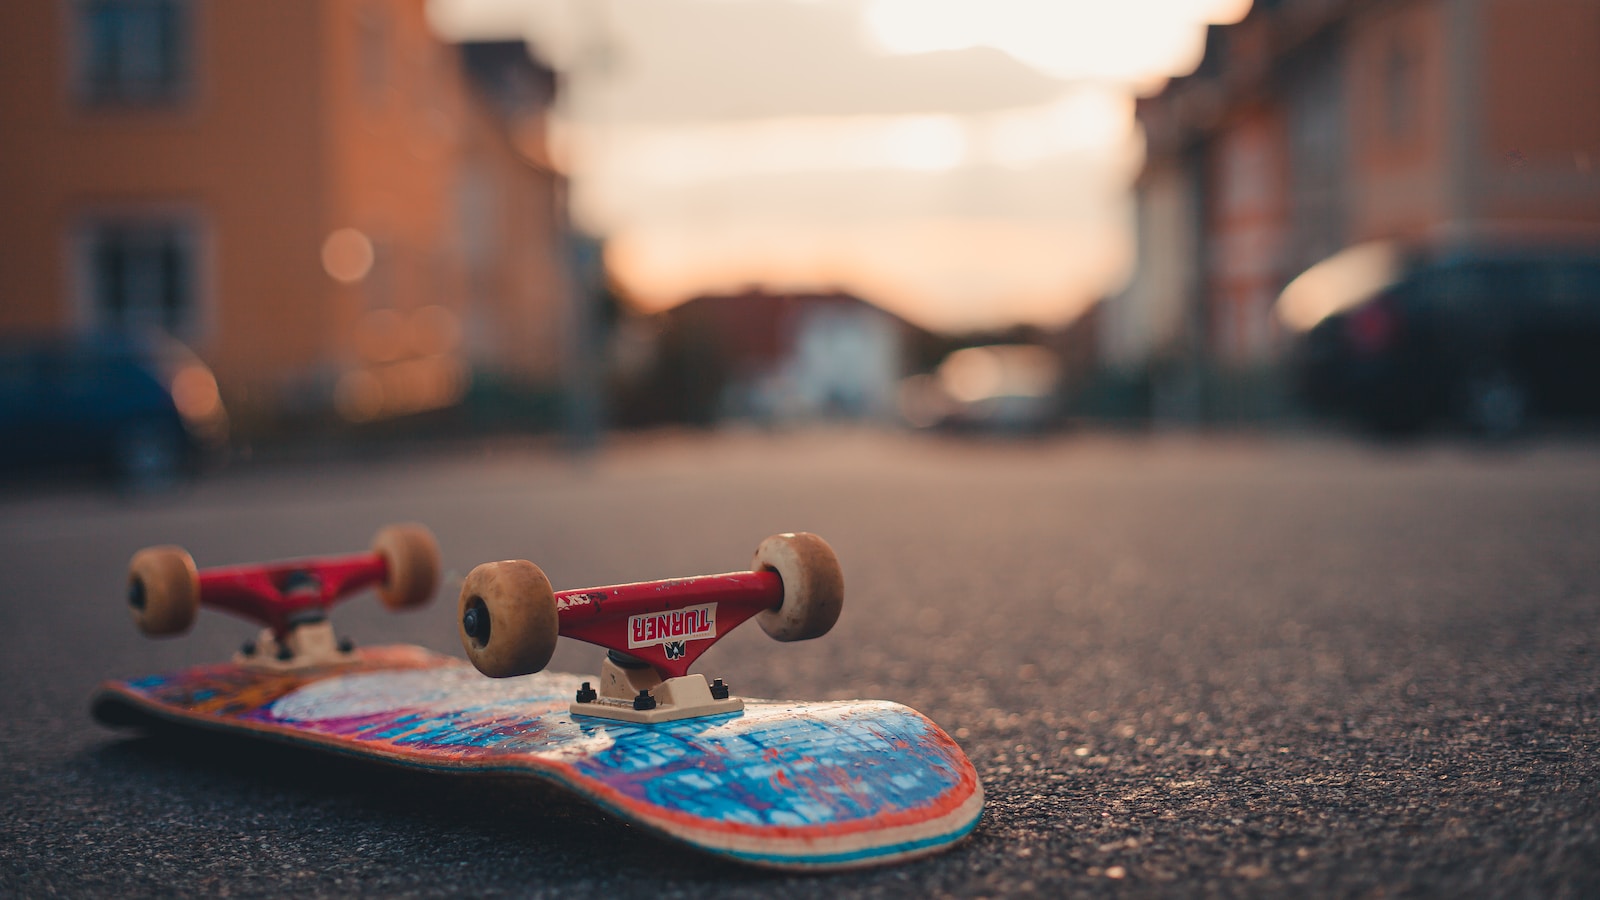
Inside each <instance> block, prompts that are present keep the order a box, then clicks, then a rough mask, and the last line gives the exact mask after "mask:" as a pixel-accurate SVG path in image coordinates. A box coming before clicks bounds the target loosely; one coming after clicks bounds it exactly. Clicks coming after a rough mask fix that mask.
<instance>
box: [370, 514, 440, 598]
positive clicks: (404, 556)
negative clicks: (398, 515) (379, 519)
mask: <svg viewBox="0 0 1600 900" xmlns="http://www.w3.org/2000/svg"><path fill="white" fill-rule="evenodd" d="M372 552H374V553H376V554H378V555H379V556H381V557H383V560H384V562H385V563H386V564H387V565H388V568H389V573H388V577H386V578H385V579H384V582H383V584H382V585H380V586H379V587H378V598H379V599H381V600H382V601H383V605H384V606H386V607H388V608H389V609H392V610H401V609H411V608H413V607H417V606H422V605H423V604H425V603H427V602H428V601H429V600H432V599H433V594H434V592H435V591H437V590H438V589H439V542H438V541H436V540H434V537H433V532H431V531H429V530H428V529H426V528H424V527H423V526H421V525H416V524H404V525H386V526H384V527H383V528H382V529H380V530H379V531H378V533H377V535H375V536H374V537H373V538H372Z"/></svg>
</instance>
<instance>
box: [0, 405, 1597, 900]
mask: <svg viewBox="0 0 1600 900" xmlns="http://www.w3.org/2000/svg"><path fill="white" fill-rule="evenodd" d="M399 519H418V520H421V521H424V522H426V523H428V524H429V525H430V526H431V527H432V528H433V529H434V530H435V532H436V533H437V534H438V536H439V538H440V542H441V544H442V545H443V548H444V555H445V567H446V569H447V577H446V585H445V587H444V589H443V591H442V592H441V599H440V601H438V602H436V603H435V604H434V605H433V606H431V607H429V608H428V609H426V610H424V611H422V612H419V613H414V614H407V615H388V614H385V613H384V612H383V611H382V610H381V608H380V607H379V605H378V604H377V603H375V602H373V601H371V600H370V599H358V600H354V601H351V602H350V603H349V604H348V605H346V606H344V607H341V608H340V610H339V611H338V612H336V614H335V622H336V624H337V626H338V628H339V629H340V631H341V632H342V633H344V634H349V635H351V636H353V637H355V638H356V639H357V640H359V641H362V642H367V643H379V642H391V641H401V640H403V641H411V642H415V643H419V644H423V645H425V646H429V647H433V648H435V649H439V650H443V651H446V652H454V653H457V654H458V655H459V652H460V650H459V646H458V645H457V643H456V637H455V631H454V623H453V610H454V595H455V591H456V590H457V588H458V586H459V580H460V578H461V577H462V575H463V574H464V573H465V572H466V571H467V570H469V569H470V568H471V567H472V566H473V565H475V564H477V563H479V562H484V561H488V560H493V559H502V558H529V559H533V560H534V561H536V562H538V563H539V564H540V565H541V566H542V567H544V569H545V570H546V571H547V572H548V573H549V574H550V576H551V579H552V581H553V582H554V583H555V584H556V586H557V587H558V588H560V587H576V586H580V585H595V584H609V583H618V582H625V581H634V580H642V579H649V578H657V577H664V576H669V575H685V574H695V573H701V572H713V571H727V570H730V569H740V568H743V567H745V566H746V565H747V563H748V559H749V554H750V553H751V551H752V550H753V549H754V547H755V545H756V544H757V543H758V542H759V540H760V539H761V538H762V537H764V536H766V535H767V534H770V533H774V532H779V531H790V530H808V531H814V532H817V533H818V534H821V535H823V536H825V537H826V538H827V539H828V540H829V541H830V542H831V543H832V544H833V546H834V547H835V549H836V550H837V551H838V553H839V556H840V558H841V560H842V561H843V563H844V568H845V577H846V585H847V600H846V605H845V612H844V615H843V617H842V618H841V620H840V622H839V624H838V626H837V627H836V628H835V630H834V631H833V632H832V633H831V634H829V635H827V636H826V637H824V638H822V639H820V640H817V641H810V642H802V643H796V644H784V645H779V644H774V643H773V642H772V641H770V640H769V639H767V638H766V637H765V636H764V635H763V634H762V633H761V631H760V630H759V629H757V628H754V627H746V628H742V629H740V630H739V631H738V632H736V633H735V634H734V635H732V636H731V637H729V638H728V639H726V640H724V641H723V642H722V643H720V644H719V645H717V647H715V648H714V649H713V650H712V651H711V652H709V653H708V654H707V655H706V656H705V657H704V658H703V660H702V662H701V663H700V665H699V666H698V667H697V668H698V669H699V670H700V671H704V672H706V673H708V674H709V675H713V676H722V677H726V678H728V679H729V680H730V681H731V682H733V684H734V686H735V689H736V690H738V691H740V692H742V693H745V694H747V695H751V696H773V697H796V698H844V697H876V698H887V699H891V700H896V701H899V702H902V703H906V704H909V705H911V706H913V707H916V708H917V709H919V710H922V711H923V712H925V713H926V714H928V715H929V716H930V717H932V718H933V719H934V720H935V721H937V722H939V723H940V724H941V725H943V726H944V728H945V729H946V730H947V731H949V732H950V733H951V734H952V735H954V736H955V737H956V738H957V740H958V742H959V743H960V744H961V745H962V746H963V747H964V748H965V749H966V751H967V753H968V754H969V755H970V756H971V757H972V760H973V762H974V763H975V764H976V765H977V767H978V770H979V773H980V775H981V777H982V779H983V782H984V786H985V789H986V790H987V792H988V798H989V802H988V808H987V811H986V813H985V815H984V819H983V821H982V823H981V824H980V826H979V827H978V829H977V831H976V832H975V833H974V834H973V836H972V837H971V838H969V839H968V840H967V841H966V842H964V843H963V844H961V845H959V846H958V847H956V848H955V849H953V850H952V851H950V852H948V853H945V854H943V855H940V856H937V857H934V858H930V859H927V860H923V861H919V862H914V863H911V864H908V865H903V866H899V867H892V868H887V869H880V870H872V871H865V872H857V873H848V874H842V875H834V876H817V877H810V876H792V875H785V874H772V873H765V872H760V871H755V870H750V869H744V868H739V867H736V866H732V865H728V864H724V863H720V862H716V861H713V860H709V859H707V858H704V857H701V856H699V855H698V854H696V853H694V852H692V851H689V850H686V849H683V848H680V847H678V846H675V845H672V844H669V843H664V842H662V841H659V840H657V839H655V838H652V837H650V836H648V835H645V834H642V833H639V832H638V831H637V830H636V829H632V828H629V827H627V826H625V825H622V824H620V823H618V822H616V821H615V820H612V819H610V818H608V817H606V816H603V815H600V814H597V813H595V812H593V811H591V810H590V809H589V808H588V807H586V806H584V805H583V804H581V803H578V802H574V801H571V800H569V799H567V798H566V797H565V796H563V795H561V794H559V793H556V792H553V791H550V790H546V789H541V788H537V787H533V786H529V785H525V784H521V783H518V782H504V781H480V780H477V779H470V778H459V777H450V776H435V775H421V774H415V773H407V772H403V771H395V770H389V769H383V768H377V767H371V766H366V765H361V764H357V763H352V762H349V761H344V760H339V759H333V758H329V757H326V756H322V755H318V754H316V753H314V752H309V751H304V750H292V749H286V748H276V747H271V746H263V745H259V744H256V743H251V742H248V741H240V740H230V739H222V738H217V737H210V738H204V737H200V736H197V735H193V734H188V733H178V734H156V735H141V734H138V733H129V732H117V731H111V730H108V729H105V728H102V727H100V726H98V725H96V724H95V723H94V722H92V721H91V720H90V718H89V716H88V712H87V703H88V698H89V696H90V694H91V693H92V691H93V689H94V686H95V685H96V684H97V683H98V682H99V681H100V680H102V679H105V678H109V677H125V676H131V675H138V674H145V673H149V672H155V671H160V670H164V669H169V668H174V667H178V666H182V665H189V664H194V663H199V662H205V661H213V660H217V659H221V658H224V657H225V656H227V655H228V654H229V653H230V652H231V651H232V650H233V649H234V648H235V647H236V646H237V645H238V643H239V642H240V641H241V640H243V639H244V638H245V637H247V636H249V635H250V633H251V631H252V629H251V628H250V627H249V626H247V625H245V624H243V623H241V622H239V621H238V620H235V619H231V618H229V617H228V616H226V615H220V614H215V613H202V619H201V622H200V623H199V625H198V626H197V627H196V629H195V631H194V632H193V633H191V634H190V635H188V636H187V637H185V638H183V639H179V640H169V641H159V642H158V641H148V640H145V639H143V638H141V637H139V636H138V635H137V634H136V633H135V632H134V630H133V628H132V626H131V625H130V623H129V621H128V617H127V613H126V612H125V611H124V609H123V608H122V607H123V600H122V595H123V578H124V566H125V564H126V561H127V558H128V557H129V555H130V554H131V553H132V552H133V551H134V550H135V549H137V548H139V547H141V546H144V545H147V544H155V543H179V544H183V545H185V546H186V547H188V548H189V549H190V550H191V551H192V552H193V554H194V556H195V558H196V559H197V560H198V561H199V562H200V564H201V565H202V566H205V565H216V564H224V563H233V562H243V561H249V560H254V559H267V558H281V557H286V556H295V555H303V554H314V553H322V552H338V551H345V550H355V549H360V548H362V547H364V546H365V545H366V543H367V541H368V540H369V538H370V536H371V534H372V533H373V531H375V530H376V529H377V527H378V526H379V525H381V524H382V523H384V522H387V521H391V520H399ZM0 588H3V590H0V685H3V690H0V895H7V896H12V895H17V896H29V897H36V896H56V895H117V896H138V895H162V896H169V895H176V896H251V895H283V894H290V893H292V894H295V895H297V896H346V895H351V894H374V895H413V896H434V895H445V894H466V895H473V896H500V895H518V896H521V895H526V896H561V897H586V896H587V897H607V898H615V897H631V896H669V897H671V896H678V897H695V898H702V897H706V896H761V897H767V896H780V897H782V896H830V895H862V896H878V895H894V896H900V895H919V896H940V895H947V894H948V895H961V896H981V895H988V896H1004V895H1030V894H1031V895H1049V896H1056V895H1079V894H1082V895H1090V894H1106V895H1128V896H1143V895H1170V894H1177V895H1195V894H1222V895H1275V896H1281V895H1286V894H1287V895H1305V894H1315V895H1340V896H1347V895H1362V896H1390V895H1397V894H1404V895H1433V896H1460V895H1478V896H1529V895H1537V896H1558V897H1561V896H1570V897H1592V896H1597V895H1600V766H1597V764H1596V749H1597V744H1600V703H1597V687H1600V668H1597V663H1600V657H1597V653H1596V649H1595V638H1596V635H1597V628H1600V448H1595V447H1591V446H1584V445H1575V446H1574V445H1550V446H1529V447H1521V448H1514V449H1512V450H1509V451H1499V452H1485V451H1479V450H1474V449H1472V448H1470V447H1460V446H1449V445H1445V446H1424V447H1417V448H1411V449H1409V450H1404V451H1394V450H1382V449H1375V448H1367V447H1362V446H1358V445H1350V444H1345V443H1342V442H1337V441H1311V440H1288V439H1271V440H1244V439H1212V440H1196V439H1184V438H1160V439H1149V440H1134V439H1118V438H1107V437H1073V438H1063V439H1053V440H1048V441H1043V442H1037V443H1027V442H1019V443H982V442H974V443H951V442H940V441H935V440H920V439H913V438H910V437H902V436H894V435H874V434H864V433H853V432H838V433H819V434H802V435H793V436H787V437H769V436H758V435H738V434H734V435H723V436H720V437H706V436H682V437H671V436H656V437H655V438H653V439H649V440H646V439H642V438H632V439H625V440H621V441H619V442H617V443H615V444H614V445H613V446H612V447H611V448H610V449H608V450H606V451H605V452H604V453H602V454H601V455H600V456H599V457H597V458H595V459H593V460H591V461H589V462H586V463H574V462H570V461H566V460H564V459H562V458H560V457H557V456H554V455H550V454H547V453H542V452H539V451H536V450H531V449H528V448H519V447H514V446H507V445H502V446H496V447H490V448H476V449H472V450H458V451H451V452H449V453H443V454H440V453H434V454H432V455H430V456H428V457H426V458H409V459H408V458H406V457H404V456H393V457H389V458H382V459H373V460H346V461H331V462H322V463H318V464H316V465H298V466H296V465H288V464H277V465H271V466H259V465H258V466H256V467H252V468H237V469H234V470H232V471H225V472H222V473H219V474H217V475H215V476H213V477H211V478H209V479H207V480H205V481H203V482H201V483H200V484H198V485H196V486H194V487H191V488H189V489H186V490H184V491H181V492H179V493H177V494H175V495H172V496H168V497H160V498H135V499H126V498H123V499H118V498H115V497H110V496H102V495H99V494H96V493H94V492H92V491H91V490H90V489H88V488H75V487H70V486H68V487H63V486H60V485H57V486H56V487H54V488H51V489H48V490H42V489H24V488H18V487H16V486H15V485H13V486H12V487H11V488H10V489H9V492H8V493H7V494H6V495H5V496H4V497H0ZM598 653H599V651H597V650H595V649H594V648H591V647H588V646H586V645H582V644H576V643H573V642H563V646H562V647H561V648H560V649H559V650H558V651H557V655H556V659H555V662H554V663H553V664H552V668H553V669H557V670H564V671H592V670H593V669H594V667H595V666H596V665H597V663H598Z"/></svg>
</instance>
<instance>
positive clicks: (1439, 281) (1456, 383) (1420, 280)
mask: <svg viewBox="0 0 1600 900" xmlns="http://www.w3.org/2000/svg"><path fill="white" fill-rule="evenodd" d="M1385 280H1386V281H1388V282H1389V283H1387V284H1384V285H1382V286H1380V287H1379V288H1378V289H1377V290H1376V291H1375V293H1374V294H1372V295H1371V296H1370V297H1368V298H1366V299H1364V300H1362V301H1361V302H1358V303H1355V304H1354V305H1351V306H1349V307H1347V308H1344V309H1341V310H1339V311H1336V312H1333V313H1331V314H1328V315H1326V316H1325V317H1324V318H1322V319H1321V320H1320V321H1318V322H1317V323H1316V324H1315V325H1314V326H1313V327H1311V328H1310V330H1309V331H1307V332H1306V334H1305V335H1304V337H1303V339H1302V341H1301V343H1300V346H1299V348H1298V354H1297V370H1298V371H1297V375H1298V381H1299V386H1300V388H1301V390H1302V393H1303V395H1304V397H1305V398H1306V400H1307V401H1308V402H1309V403H1310V404H1311V405H1312V406H1313V407H1314V408H1316V409H1319V410H1321V411H1325V412H1329V413H1333V414H1337V415H1342V416H1346V417H1349V418H1351V419H1354V420H1355V421H1357V422H1359V423H1362V424H1364V425H1365V426H1367V427H1369V428H1371V429H1374V430H1376V431H1378V432H1381V433H1387V434H1406V433H1414V432H1417V431H1420V430H1422V429H1424V428H1427V427H1429V426H1432V425H1436V424H1441V423H1443V424H1450V425H1455V426H1458V427H1465V428H1468V429H1470V430H1472V431H1474V432H1477V433H1479V434H1484V435H1488V436H1504V435H1509V434H1513V433H1516V432H1518V431H1520V430H1522V429H1523V428H1524V427H1525V426H1526V425H1527V424H1528V423H1530V422H1531V421H1534V420H1547V421H1548V420H1554V419H1570V418H1575V417H1600V254H1594V255H1589V254H1583V253H1573V252H1557V251H1534V250H1509V249H1502V250H1494V251H1475V252H1472V253H1470V254H1469V253H1459V252H1458V253H1455V254H1448V255H1440V256H1435V257H1432V258H1429V257H1426V256H1414V257H1411V258H1409V259H1408V260H1407V261H1406V262H1405V263H1404V264H1403V265H1402V266H1401V268H1400V269H1399V271H1398V273H1397V275H1396V277H1394V278H1393V279H1392V280H1390V279H1385ZM1293 287H1294V286H1293V285H1291V289H1292V288H1293ZM1288 296H1289V291H1287V290H1286V291H1285V297H1288Z"/></svg>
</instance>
